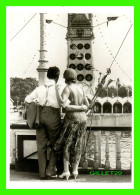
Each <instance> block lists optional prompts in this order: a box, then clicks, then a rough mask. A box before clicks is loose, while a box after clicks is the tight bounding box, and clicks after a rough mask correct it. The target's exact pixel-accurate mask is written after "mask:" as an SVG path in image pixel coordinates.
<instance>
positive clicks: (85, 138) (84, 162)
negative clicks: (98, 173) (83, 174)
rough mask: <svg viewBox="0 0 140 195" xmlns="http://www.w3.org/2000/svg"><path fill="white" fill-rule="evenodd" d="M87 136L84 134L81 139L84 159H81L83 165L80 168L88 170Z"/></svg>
mask: <svg viewBox="0 0 140 195" xmlns="http://www.w3.org/2000/svg"><path fill="white" fill-rule="evenodd" d="M86 144H87V136H86V134H85V135H84V137H83V148H84V150H83V151H84V157H83V164H82V168H83V169H87V168H88V161H87V147H86Z"/></svg>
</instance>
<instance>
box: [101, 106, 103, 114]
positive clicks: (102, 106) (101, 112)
mask: <svg viewBox="0 0 140 195" xmlns="http://www.w3.org/2000/svg"><path fill="white" fill-rule="evenodd" d="M101 113H103V105H101Z"/></svg>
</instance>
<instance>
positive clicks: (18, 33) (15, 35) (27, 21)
mask: <svg viewBox="0 0 140 195" xmlns="http://www.w3.org/2000/svg"><path fill="white" fill-rule="evenodd" d="M36 14H37V13H36ZM36 14H34V15H33V16H32V17H31V18H30V19H29V20H28V21H27V22H26V24H24V26H23V27H22V28H21V29H20V30H19V31H18V32H17V33H16V34H15V35H14V36H13V37H12V38H11V39H10V41H12V40H13V39H14V38H15V37H16V36H17V35H18V34H19V33H20V32H21V31H22V30H23V29H24V28H25V26H26V25H27V24H28V23H29V22H30V21H31V20H32V19H33V18H34V17H35V16H36Z"/></svg>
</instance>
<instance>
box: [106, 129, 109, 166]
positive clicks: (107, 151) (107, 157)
mask: <svg viewBox="0 0 140 195" xmlns="http://www.w3.org/2000/svg"><path fill="white" fill-rule="evenodd" d="M109 134H110V132H109V131H105V135H106V147H105V169H110V161H109Z"/></svg>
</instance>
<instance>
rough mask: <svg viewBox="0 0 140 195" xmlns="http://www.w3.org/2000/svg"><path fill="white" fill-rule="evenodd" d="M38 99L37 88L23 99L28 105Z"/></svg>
mask: <svg viewBox="0 0 140 195" xmlns="http://www.w3.org/2000/svg"><path fill="white" fill-rule="evenodd" d="M37 98H38V88H36V89H35V90H34V91H33V92H32V93H31V94H30V95H28V96H27V97H26V98H25V103H28V104H30V103H31V102H33V101H35V100H36V99H37Z"/></svg>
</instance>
